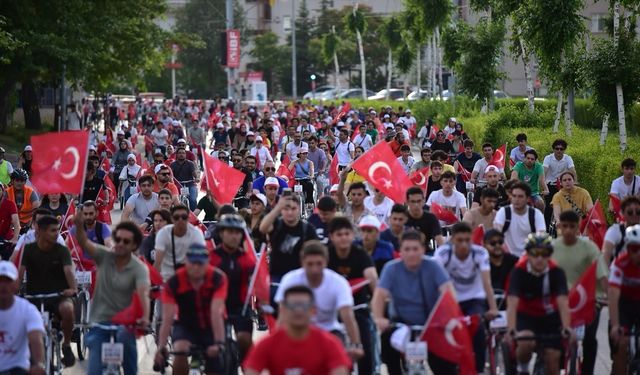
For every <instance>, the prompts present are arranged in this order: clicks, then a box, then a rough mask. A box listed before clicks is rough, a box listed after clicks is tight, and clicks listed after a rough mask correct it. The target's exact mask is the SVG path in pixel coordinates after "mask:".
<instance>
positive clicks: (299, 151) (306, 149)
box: [298, 146, 309, 155]
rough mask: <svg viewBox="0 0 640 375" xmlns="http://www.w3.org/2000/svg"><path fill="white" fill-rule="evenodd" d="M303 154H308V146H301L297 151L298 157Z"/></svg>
mask: <svg viewBox="0 0 640 375" xmlns="http://www.w3.org/2000/svg"><path fill="white" fill-rule="evenodd" d="M305 152H309V147H308V146H302V147H300V148H299V149H298V155H300V154H302V153H305Z"/></svg>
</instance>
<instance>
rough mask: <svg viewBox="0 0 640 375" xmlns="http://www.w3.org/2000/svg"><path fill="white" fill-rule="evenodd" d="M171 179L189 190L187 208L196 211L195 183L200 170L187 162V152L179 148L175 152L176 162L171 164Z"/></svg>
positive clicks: (198, 178)
mask: <svg viewBox="0 0 640 375" xmlns="http://www.w3.org/2000/svg"><path fill="white" fill-rule="evenodd" d="M171 171H172V172H173V177H174V178H175V179H176V180H177V181H178V182H179V183H180V185H182V187H187V188H189V208H190V209H191V211H193V210H195V209H196V199H197V197H198V189H197V187H196V183H197V182H198V181H199V180H200V170H199V169H198V167H197V166H196V164H195V163H194V162H192V161H191V160H187V151H186V150H185V149H182V148H179V149H178V150H177V151H176V161H174V162H173V163H171Z"/></svg>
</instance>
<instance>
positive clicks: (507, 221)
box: [493, 181, 547, 256]
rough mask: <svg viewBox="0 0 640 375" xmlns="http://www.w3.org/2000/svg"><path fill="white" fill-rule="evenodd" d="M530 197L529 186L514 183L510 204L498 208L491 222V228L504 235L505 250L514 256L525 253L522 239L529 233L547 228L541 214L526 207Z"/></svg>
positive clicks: (534, 209) (522, 183) (519, 182)
mask: <svg viewBox="0 0 640 375" xmlns="http://www.w3.org/2000/svg"><path fill="white" fill-rule="evenodd" d="M530 196H531V188H530V187H529V185H527V184H525V183H524V182H521V181H517V182H515V183H514V184H513V187H512V188H511V204H510V205H508V206H504V207H502V208H500V210H498V213H497V214H496V218H495V220H494V221H493V227H494V228H495V229H497V230H499V231H501V232H502V234H504V239H505V242H506V243H507V249H509V252H511V253H512V254H514V255H516V256H521V255H522V254H524V252H525V243H524V242H523V241H522V239H523V238H526V237H527V236H528V235H529V234H530V233H535V232H544V231H545V230H546V228H547V227H546V225H545V222H544V216H543V215H542V212H540V210H538V209H536V208H533V207H530V206H527V200H528V199H529V197H530Z"/></svg>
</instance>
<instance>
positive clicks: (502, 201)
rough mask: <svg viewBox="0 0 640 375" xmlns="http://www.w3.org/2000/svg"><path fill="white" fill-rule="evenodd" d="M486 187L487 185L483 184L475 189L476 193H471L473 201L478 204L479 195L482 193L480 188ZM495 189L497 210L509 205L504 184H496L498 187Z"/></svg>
mask: <svg viewBox="0 0 640 375" xmlns="http://www.w3.org/2000/svg"><path fill="white" fill-rule="evenodd" d="M486 188H487V187H486V186H484V187H482V188H480V189H478V190H476V193H475V194H474V195H473V201H474V202H476V203H478V204H480V195H481V193H482V190H483V189H486ZM495 190H496V191H497V192H498V203H497V204H496V210H498V209H499V208H500V207H503V206H507V205H509V196H508V195H507V191H506V190H504V186H502V184H498V188H497V189H495Z"/></svg>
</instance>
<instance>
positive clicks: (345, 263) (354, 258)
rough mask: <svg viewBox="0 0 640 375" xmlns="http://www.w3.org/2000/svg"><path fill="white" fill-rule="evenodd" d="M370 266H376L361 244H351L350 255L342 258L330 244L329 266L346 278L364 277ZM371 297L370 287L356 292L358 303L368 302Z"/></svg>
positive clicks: (355, 297) (355, 296)
mask: <svg viewBox="0 0 640 375" xmlns="http://www.w3.org/2000/svg"><path fill="white" fill-rule="evenodd" d="M369 267H375V266H374V264H373V260H372V259H371V257H370V256H369V254H367V252H366V251H364V249H363V248H361V247H360V246H356V245H351V251H349V255H347V257H346V258H340V257H338V253H337V252H336V249H335V247H333V245H329V265H328V266H327V268H329V269H331V270H333V271H335V272H337V273H339V274H340V275H342V276H344V278H345V279H347V280H354V279H361V278H364V270H365V269H367V268H369ZM370 297H371V293H370V288H369V286H366V287H364V288H362V289H360V291H358V292H357V293H355V294H354V296H353V298H354V303H355V304H356V305H359V304H361V303H367V302H369V299H370Z"/></svg>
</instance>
